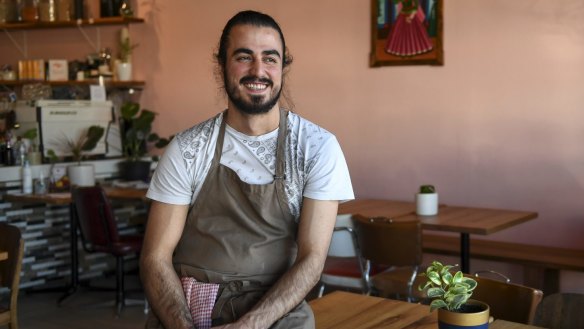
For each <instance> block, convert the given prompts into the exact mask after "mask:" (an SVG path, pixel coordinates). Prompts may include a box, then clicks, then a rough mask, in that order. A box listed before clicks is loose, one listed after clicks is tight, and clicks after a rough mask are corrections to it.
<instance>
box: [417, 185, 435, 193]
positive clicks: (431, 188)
mask: <svg viewBox="0 0 584 329" xmlns="http://www.w3.org/2000/svg"><path fill="white" fill-rule="evenodd" d="M420 193H422V194H430V193H436V189H435V188H434V185H422V186H420Z"/></svg>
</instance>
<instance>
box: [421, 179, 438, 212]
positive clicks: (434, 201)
mask: <svg viewBox="0 0 584 329" xmlns="http://www.w3.org/2000/svg"><path fill="white" fill-rule="evenodd" d="M416 214H418V215H420V216H435V215H436V214H438V193H436V188H434V185H422V186H420V190H419V192H418V193H417V194H416Z"/></svg>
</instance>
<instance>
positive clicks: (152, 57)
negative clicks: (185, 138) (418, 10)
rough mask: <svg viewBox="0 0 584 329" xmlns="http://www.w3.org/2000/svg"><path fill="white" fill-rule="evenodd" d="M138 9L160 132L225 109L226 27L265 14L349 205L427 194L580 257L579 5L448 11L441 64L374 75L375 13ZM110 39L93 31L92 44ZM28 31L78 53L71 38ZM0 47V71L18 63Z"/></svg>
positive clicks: (299, 3)
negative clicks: (335, 157)
mask: <svg viewBox="0 0 584 329" xmlns="http://www.w3.org/2000/svg"><path fill="white" fill-rule="evenodd" d="M137 7H138V8H137V12H138V14H139V15H140V16H141V17H144V18H145V19H146V23H145V24H140V25H132V27H131V34H132V37H133V38H134V39H135V40H136V41H137V42H139V43H140V46H139V48H137V49H136V52H135V55H134V63H135V66H136V68H137V72H136V76H137V77H138V78H142V79H145V80H146V81H147V86H146V89H145V90H144V92H143V93H142V104H143V105H144V106H145V107H147V108H149V109H152V110H155V111H158V112H160V113H162V115H161V116H160V119H159V120H158V122H157V123H156V124H157V128H158V131H159V132H161V133H163V134H170V133H173V132H175V131H177V130H180V129H184V128H187V127H189V126H191V125H192V124H194V123H196V122H198V121H201V120H203V119H206V118H208V117H209V116H211V115H213V114H215V113H217V112H218V111H220V110H221V109H223V108H224V106H225V105H224V104H225V101H224V98H223V95H222V93H221V90H220V89H219V87H218V84H217V83H216V80H215V77H214V75H213V60H212V51H213V50H214V49H215V47H216V44H217V42H218V39H219V36H220V33H221V29H222V27H223V25H224V23H225V22H226V20H227V19H228V18H229V17H231V16H232V15H233V14H234V13H235V12H236V11H238V10H241V9H248V8H250V9H256V10H261V11H265V12H267V13H270V14H271V15H273V16H274V17H275V18H276V19H277V20H278V21H279V22H280V24H281V26H282V28H283V30H284V33H285V35H286V37H287V42H288V45H289V48H290V50H291V51H292V54H293V55H294V57H295V62H294V64H293V65H292V71H291V72H290V75H289V81H288V84H289V87H290V89H291V94H292V97H293V99H294V102H295V105H296V107H295V111H296V112H298V113H300V114H302V115H304V116H305V117H307V118H309V119H311V120H313V121H315V122H317V123H319V124H321V125H322V126H324V127H325V128H327V129H329V130H330V131H332V132H334V133H335V134H336V135H337V137H338V139H339V140H340V142H341V145H342V147H343V149H344V152H345V156H346V158H347V160H348V162H349V167H350V170H351V174H352V178H353V184H354V188H355V192H356V195H357V196H358V197H377V198H391V199H402V200H412V199H413V194H414V192H415V190H416V188H417V186H418V185H420V184H422V183H432V184H435V185H436V186H437V189H438V191H439V193H440V198H441V200H440V201H441V202H443V203H447V204H452V205H472V206H482V207H499V208H512V209H523V210H534V211H538V212H539V214H540V216H539V218H538V219H536V220H534V221H532V222H530V223H526V224H522V225H520V226H517V227H516V228H512V229H508V230H505V231H503V232H500V233H497V234H494V235H492V236H490V237H489V238H492V239H497V240H508V241H522V242H529V243H534V244H543V245H557V246H566V247H574V248H580V249H584V242H582V241H583V239H582V233H583V232H584V193H583V192H584V191H583V190H584V146H582V145H584V143H583V141H584V123H583V122H584V112H583V111H582V109H583V106H584V91H583V90H582V86H584V74H582V72H584V19H582V18H583V17H584V5H583V4H582V3H581V0H559V1H546V0H519V1H507V0H491V1H488V2H487V1H481V0H465V1H445V8H444V9H445V10H444V12H445V17H444V20H445V24H444V27H445V29H444V35H445V38H444V42H445V43H444V50H445V65H444V66H441V67H431V66H402V67H382V68H369V67H368V54H369V42H370V41H369V38H370V4H369V1H332V0H326V1H325V0H321V1H312V0H296V1H259V0H256V1H250V0H247V1H229V0H216V1H184V0H183V1H154V0H140V1H139V6H137ZM117 29H118V28H103V29H102V40H105V39H106V36H105V35H106V34H108V33H110V34H112V33H114V32H115V31H117ZM108 31H109V32H108ZM37 33H38V34H41V33H42V34H43V38H46V39H48V40H54V41H62V42H66V44H69V42H73V41H71V40H72V39H74V40H78V41H79V42H81V41H80V40H81V38H80V36H79V35H78V32H76V31H59V32H58V33H57V32H40V31H39V32H34V33H29V35H31V34H37ZM62 36H63V39H61V38H62ZM29 38H32V37H29ZM5 40H7V39H6V37H5V36H0V56H1V57H0V58H4V56H5V55H4V54H7V53H10V52H14V51H13V50H11V49H12V48H10V47H8V46H7V45H6V44H7V41H5ZM41 41H42V42H46V40H41ZM75 44H76V43H75ZM59 45H61V43H59ZM39 47H41V50H42V52H41V53H44V52H46V51H49V50H47V49H46V48H42V46H39ZM59 47H61V46H59ZM51 51H52V52H58V51H59V50H58V49H52V50H51ZM5 52H6V53H5ZM71 52H73V50H71ZM84 52H87V49H86V50H85V51H84ZM84 52H82V53H84ZM58 54H59V53H57V54H56V55H55V56H57V55H58ZM64 54H68V55H70V53H69V52H66V53H64ZM10 56H12V57H9V58H13V56H14V54H12V53H11V55H10ZM39 56H40V55H39ZM61 56H67V55H61ZM0 62H4V60H0ZM572 282H575V283H577V282H580V283H579V286H582V285H583V284H582V283H584V280H583V279H582V278H581V277H577V276H576V278H573V279H572ZM575 285H577V284H575Z"/></svg>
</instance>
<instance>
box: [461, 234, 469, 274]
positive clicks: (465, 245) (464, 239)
mask: <svg viewBox="0 0 584 329" xmlns="http://www.w3.org/2000/svg"><path fill="white" fill-rule="evenodd" d="M460 270H461V271H462V272H463V273H467V274H468V273H469V272H470V234H468V233H460Z"/></svg>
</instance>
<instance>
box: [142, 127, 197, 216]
mask: <svg viewBox="0 0 584 329" xmlns="http://www.w3.org/2000/svg"><path fill="white" fill-rule="evenodd" d="M177 139H178V138H176V137H175V138H173V139H172V141H171V142H170V144H168V145H167V146H166V149H165V152H164V154H163V155H162V157H161V158H160V161H159V162H158V165H157V166H156V170H155V171H154V175H153V176H152V180H151V181H150V187H149V188H148V192H147V193H146V197H148V198H150V199H152V200H156V201H160V202H164V203H170V204H176V205H185V204H190V202H191V197H192V193H193V192H192V188H191V184H190V181H191V180H190V179H189V178H188V177H189V175H188V172H187V167H186V165H185V162H184V160H183V157H182V155H181V151H180V148H179V144H178V141H177Z"/></svg>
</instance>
